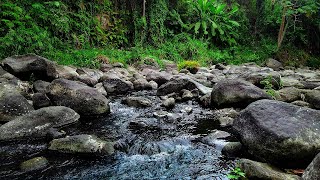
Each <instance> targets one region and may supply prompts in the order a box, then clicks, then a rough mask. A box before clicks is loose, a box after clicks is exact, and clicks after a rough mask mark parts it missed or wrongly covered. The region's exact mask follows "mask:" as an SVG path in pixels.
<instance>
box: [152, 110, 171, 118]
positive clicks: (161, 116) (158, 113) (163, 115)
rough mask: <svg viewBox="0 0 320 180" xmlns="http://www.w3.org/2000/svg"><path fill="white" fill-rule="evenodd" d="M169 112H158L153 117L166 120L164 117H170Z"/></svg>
mask: <svg viewBox="0 0 320 180" xmlns="http://www.w3.org/2000/svg"><path fill="white" fill-rule="evenodd" d="M168 114H169V113H168V112H167V111H161V110H160V111H156V112H154V113H153V116H154V117H156V118H164V117H167V116H168Z"/></svg>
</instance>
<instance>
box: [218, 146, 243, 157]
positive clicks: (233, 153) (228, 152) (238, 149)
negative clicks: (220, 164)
mask: <svg viewBox="0 0 320 180" xmlns="http://www.w3.org/2000/svg"><path fill="white" fill-rule="evenodd" d="M242 151H243V149H242V144H241V143H240V142H228V143H227V144H226V145H225V146H224V147H223V148H222V150H221V153H222V154H223V155H225V156H227V157H239V156H240V155H241V153H242Z"/></svg>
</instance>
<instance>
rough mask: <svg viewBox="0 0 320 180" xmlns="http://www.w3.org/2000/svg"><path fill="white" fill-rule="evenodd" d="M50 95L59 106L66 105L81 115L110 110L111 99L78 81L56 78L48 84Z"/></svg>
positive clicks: (96, 113)
mask: <svg viewBox="0 0 320 180" xmlns="http://www.w3.org/2000/svg"><path fill="white" fill-rule="evenodd" d="M47 95H48V97H49V98H50V100H51V102H52V103H53V104H54V105H57V106H66V107H70V108H71V109H73V110H75V111H76V112H78V113H79V114H81V115H102V114H106V113H109V112H110V107H109V100H108V99H107V98H106V97H105V96H103V95H102V94H101V93H100V92H99V91H98V90H97V89H95V88H92V87H89V86H87V85H86V84H84V83H81V82H78V81H70V80H66V79H56V80H54V81H52V83H51V84H50V85H49V86H48V93H47Z"/></svg>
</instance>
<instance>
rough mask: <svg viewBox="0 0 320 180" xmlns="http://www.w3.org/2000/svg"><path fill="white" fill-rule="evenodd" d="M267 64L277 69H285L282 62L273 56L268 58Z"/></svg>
mask: <svg viewBox="0 0 320 180" xmlns="http://www.w3.org/2000/svg"><path fill="white" fill-rule="evenodd" d="M266 66H267V67H269V68H272V69H273V70H275V71H279V70H283V65H282V63H281V62H279V61H277V60H275V59H272V58H269V59H267V61H266Z"/></svg>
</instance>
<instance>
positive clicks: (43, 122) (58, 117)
mask: <svg viewBox="0 0 320 180" xmlns="http://www.w3.org/2000/svg"><path fill="white" fill-rule="evenodd" d="M79 118H80V116H79V114H77V113H76V112H75V111H74V110H72V109H70V108H67V107H63V106H51V107H46V108H41V109H38V110H36V111H33V112H31V113H29V114H26V115H23V116H20V117H17V118H15V119H14V120H11V121H10V122H7V123H6V124H4V125H2V126H0V140H4V141H5V140H17V139H20V138H34V139H35V138H41V137H45V136H46V135H47V134H48V132H49V131H50V129H52V128H60V127H63V126H66V125H69V124H71V123H75V122H77V121H78V119H79Z"/></svg>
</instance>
